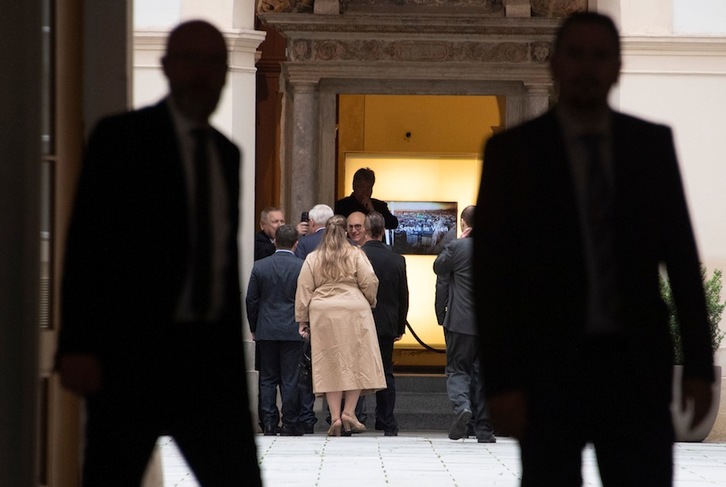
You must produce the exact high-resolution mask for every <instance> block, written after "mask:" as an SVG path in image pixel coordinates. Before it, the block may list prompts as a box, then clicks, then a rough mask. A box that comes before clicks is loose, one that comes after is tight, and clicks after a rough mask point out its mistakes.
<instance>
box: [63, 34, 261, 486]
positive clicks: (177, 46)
mask: <svg viewBox="0 0 726 487" xmlns="http://www.w3.org/2000/svg"><path fill="white" fill-rule="evenodd" d="M162 65H163V68H164V74H165V75H166V78H167V79H168V82H169V87H170V95H169V97H168V98H166V99H165V100H163V101H161V102H160V103H159V104H157V105H155V106H152V107H148V108H144V109H141V110H138V111H134V112H130V113H126V114H123V115H117V116H113V117H110V118H106V119H104V120H102V121H101V122H100V123H99V124H98V126H97V127H96V128H95V130H94V131H93V133H92V135H91V137H90V140H89V142H88V147H87V152H86V156H85V160H84V165H83V171H82V174H81V178H80V182H79V185H78V190H77V196H76V203H75V208H74V212H73V216H72V219H71V223H70V228H69V232H68V242H67V249H66V251H67V253H66V260H65V272H64V276H63V301H62V308H63V309H62V327H61V330H60V338H59V343H58V352H57V367H58V371H59V373H60V377H61V381H62V383H63V385H64V386H65V387H67V388H68V389H70V390H71V391H73V392H75V393H77V394H79V395H81V396H83V397H84V398H85V399H86V426H85V461H84V466H83V485H85V486H116V485H118V486H128V485H139V483H140V481H141V478H142V474H143V472H144V469H145V467H146V464H147V461H148V458H149V455H150V453H151V451H152V449H153V448H154V445H155V443H156V440H157V437H158V436H160V435H171V436H173V437H174V439H175V441H176V443H177V444H178V445H179V448H180V450H181V451H182V453H183V454H184V456H185V458H186V460H187V462H188V463H189V465H190V467H191V468H192V470H193V472H194V474H195V475H196V477H197V479H198V480H199V482H200V483H201V484H202V485H217V486H222V485H239V484H240V483H241V482H245V485H260V476H259V468H258V465H257V457H256V448H255V442H254V435H253V433H252V425H251V422H250V414H249V407H248V401H247V387H246V384H245V376H244V370H245V361H244V355H243V348H242V317H241V303H240V287H239V273H238V262H239V259H238V248H237V226H238V221H239V208H238V201H239V160H240V152H239V150H238V149H237V147H236V146H235V145H234V144H232V143H231V142H230V141H229V140H227V138H225V137H224V136H223V135H222V134H221V133H219V132H218V131H216V130H215V129H213V128H212V127H211V126H209V124H208V119H209V116H210V115H211V114H212V112H213V111H214V109H215V108H216V106H217V102H218V100H219V96H220V93H221V90H222V87H223V86H224V82H225V78H226V72H227V47H226V43H225V40H224V37H223V36H222V35H221V33H220V32H219V31H218V30H217V29H216V28H215V27H213V26H212V25H210V24H208V23H206V22H203V21H190V22H186V23H183V24H181V25H179V26H178V27H177V28H176V29H174V30H173V31H172V32H171V34H170V35H169V39H168V43H167V47H166V53H165V56H164V58H163V59H162Z"/></svg>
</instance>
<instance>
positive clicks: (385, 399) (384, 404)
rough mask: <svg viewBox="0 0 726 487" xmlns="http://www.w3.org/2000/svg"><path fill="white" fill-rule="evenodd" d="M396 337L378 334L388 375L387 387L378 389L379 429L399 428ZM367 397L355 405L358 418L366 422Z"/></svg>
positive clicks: (377, 412)
mask: <svg viewBox="0 0 726 487" xmlns="http://www.w3.org/2000/svg"><path fill="white" fill-rule="evenodd" d="M393 338H394V337H384V336H380V335H379V336H378V348H380V350H381V360H382V362H383V374H384V376H385V377H386V388H385V389H383V390H380V391H376V424H375V427H376V429H377V430H384V431H395V430H397V429H398V422H397V421H396V417H395V416H394V415H393V410H394V409H395V407H396V382H395V378H394V377H393V344H394V343H395V342H394V341H393ZM366 401H367V398H366V396H361V397H360V398H359V399H358V404H356V407H355V414H356V416H357V417H358V419H359V420H360V421H361V422H363V423H365V422H366V419H367V418H368V413H367V412H366V409H367V406H366Z"/></svg>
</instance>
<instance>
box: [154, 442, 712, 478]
mask: <svg viewBox="0 0 726 487" xmlns="http://www.w3.org/2000/svg"><path fill="white" fill-rule="evenodd" d="M256 440H257V449H258V452H257V453H258V456H259V459H260V468H261V471H262V477H263V482H264V485H265V486H267V487H270V486H271V487H280V486H304V487H312V486H316V487H338V486H340V485H345V486H346V487H355V486H366V487H376V486H395V487H408V486H410V487H414V486H415V487H426V486H432V487H433V486H436V487H445V486H451V487H468V486H472V487H473V486H477V487H481V486H505V487H515V486H518V485H519V478H520V467H519V451H518V448H517V444H516V442H515V441H513V440H511V439H509V438H499V441H498V442H497V443H496V444H479V443H477V442H476V439H465V440H459V441H452V440H449V439H448V438H447V435H446V433H445V432H438V431H437V432H423V431H420V432H405V433H404V432H402V433H401V434H400V436H397V437H384V436H383V434H382V432H368V433H364V434H360V435H354V436H353V437H350V438H345V437H341V438H328V437H327V436H326V435H325V433H324V432H319V433H316V434H314V435H305V436H301V437H280V436H262V435H259V436H257V439H256ZM159 447H160V452H161V458H162V469H163V477H164V486H166V487H170V486H178V487H197V486H198V485H199V484H198V483H197V482H196V480H195V479H194V476H193V475H192V474H191V473H190V471H189V468H188V467H187V465H186V463H185V462H184V458H183V457H182V456H181V455H180V453H179V451H178V450H177V448H176V446H175V445H174V441H173V439H171V438H168V437H164V438H161V439H160V440H159ZM674 451H675V486H676V487H705V486H708V485H726V443H677V444H676V446H675V449H674ZM583 477H584V485H587V486H600V485H601V483H600V480H599V477H598V474H597V465H596V462H595V456H594V453H593V451H592V449H591V448H588V449H586V450H585V453H584V455H583Z"/></svg>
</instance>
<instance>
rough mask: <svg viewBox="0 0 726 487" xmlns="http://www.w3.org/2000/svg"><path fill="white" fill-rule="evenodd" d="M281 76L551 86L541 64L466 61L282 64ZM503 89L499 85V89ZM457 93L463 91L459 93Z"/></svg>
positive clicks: (310, 80) (303, 80)
mask: <svg viewBox="0 0 726 487" xmlns="http://www.w3.org/2000/svg"><path fill="white" fill-rule="evenodd" d="M282 72H283V75H284V76H285V78H286V79H288V80H289V81H290V82H291V83H292V84H298V83H302V84H308V83H318V82H320V80H322V79H327V80H343V81H341V83H343V84H345V81H344V80H387V82H390V81H392V80H406V81H407V82H411V81H413V80H420V81H424V82H436V81H444V82H447V83H452V82H453V81H452V80H456V83H461V84H466V85H469V86H471V83H472V82H481V80H487V81H488V82H511V81H521V82H524V83H525V84H527V85H532V86H547V85H551V83H552V82H551V78H550V73H549V69H548V67H547V65H544V64H539V65H535V64H506V63H499V64H484V63H479V64H474V65H472V64H468V63H456V64H455V63H450V64H445V65H443V64H441V63H412V64H409V65H407V66H406V68H405V69H402V68H401V64H400V63H397V62H381V63H366V62H356V63H341V62H331V63H285V64H283V67H282ZM504 91H506V88H504V87H502V92H504ZM461 94H466V93H464V92H461Z"/></svg>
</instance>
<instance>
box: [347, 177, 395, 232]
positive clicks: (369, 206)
mask: <svg viewBox="0 0 726 487" xmlns="http://www.w3.org/2000/svg"><path fill="white" fill-rule="evenodd" d="M374 184H376V173H374V172H373V169H371V168H369V167H362V168H360V169H358V170H357V171H356V172H355V174H353V192H352V193H351V194H350V196H346V197H345V198H341V199H339V200H338V201H336V202H335V214H336V215H343V216H344V217H346V218H347V217H348V215H350V214H351V213H353V212H354V211H360V212H361V213H363V214H364V215H368V214H369V213H371V212H372V211H377V212H378V213H380V214H381V215H383V218H384V219H385V220H386V228H392V229H395V228H398V218H396V216H395V215H394V214H393V213H391V210H389V209H388V204H387V203H386V202H385V201H381V200H377V199H375V198H373V196H372V195H373V185H374Z"/></svg>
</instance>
